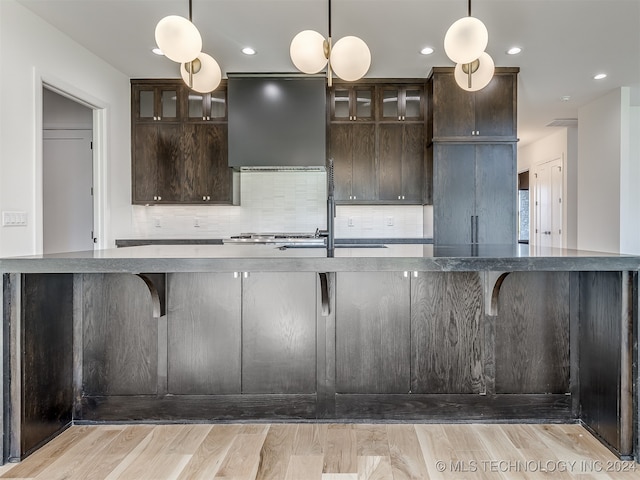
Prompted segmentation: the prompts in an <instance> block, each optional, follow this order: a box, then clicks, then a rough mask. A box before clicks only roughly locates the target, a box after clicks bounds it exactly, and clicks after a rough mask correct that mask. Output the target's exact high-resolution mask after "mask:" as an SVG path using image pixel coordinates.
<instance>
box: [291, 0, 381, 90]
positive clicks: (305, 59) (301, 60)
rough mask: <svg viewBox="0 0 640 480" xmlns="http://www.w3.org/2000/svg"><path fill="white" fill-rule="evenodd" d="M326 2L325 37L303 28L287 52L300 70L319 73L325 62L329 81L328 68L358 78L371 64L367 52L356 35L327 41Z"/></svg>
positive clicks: (369, 53) (339, 73)
mask: <svg viewBox="0 0 640 480" xmlns="http://www.w3.org/2000/svg"><path fill="white" fill-rule="evenodd" d="M328 6H329V29H328V33H329V36H328V37H327V38H326V39H325V38H324V37H323V36H322V34H320V33H318V32H316V31H315V30H304V31H302V32H300V33H298V34H297V35H296V36H295V37H293V40H292V41H291V46H290V47H289V55H290V56H291V61H292V62H293V64H294V65H295V66H296V68H297V69H298V70H300V71H301V72H303V73H308V74H314V73H319V72H320V71H322V70H323V69H324V67H325V66H327V80H328V84H329V86H331V85H332V72H333V73H335V74H336V75H337V76H338V77H340V78H341V79H343V80H347V81H350V82H351V81H355V80H358V79H360V78H362V77H364V75H365V74H366V73H367V71H368V70H369V67H370V66H371V52H370V51H369V47H368V46H367V44H366V43H365V42H364V41H363V40H362V39H361V38H358V37H354V36H347V37H343V38H341V39H340V40H338V41H337V42H336V43H335V45H332V44H331V0H329V1H328Z"/></svg>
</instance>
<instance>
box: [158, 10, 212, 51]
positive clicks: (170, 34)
mask: <svg viewBox="0 0 640 480" xmlns="http://www.w3.org/2000/svg"><path fill="white" fill-rule="evenodd" d="M155 36H156V43H157V44H158V48H160V50H162V53H164V55H165V56H166V57H167V58H168V59H169V60H173V61H174V62H178V63H183V62H190V61H191V60H193V59H194V58H196V57H197V56H198V54H199V53H200V51H201V50H202V37H201V36H200V32H199V31H198V29H197V28H196V26H195V25H194V24H193V23H191V22H190V21H189V20H187V19H186V18H184V17H180V16H178V15H169V16H168V17H164V18H163V19H162V20H160V21H159V22H158V25H156V32H155Z"/></svg>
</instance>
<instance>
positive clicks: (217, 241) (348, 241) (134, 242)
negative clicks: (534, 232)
mask: <svg viewBox="0 0 640 480" xmlns="http://www.w3.org/2000/svg"><path fill="white" fill-rule="evenodd" d="M335 241H336V243H337V244H341V245H354V244H356V245H367V244H372V243H373V244H380V243H384V244H412V243H417V244H425V243H433V238H421V237H411V238H336V240H335ZM222 242H223V239H222V238H122V239H118V240H116V247H139V246H142V245H222Z"/></svg>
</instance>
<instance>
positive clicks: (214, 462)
mask: <svg viewBox="0 0 640 480" xmlns="http://www.w3.org/2000/svg"><path fill="white" fill-rule="evenodd" d="M240 429H241V426H240V425H214V426H213V427H212V428H211V430H210V431H209V433H208V434H207V436H206V438H205V439H204V440H203V441H202V443H201V444H200V446H199V447H198V449H197V450H196V451H195V452H194V454H193V455H192V457H191V460H190V461H189V463H188V464H187V465H186V466H185V468H184V470H183V471H182V472H181V473H180V476H179V477H178V480H210V479H212V478H213V477H214V476H215V475H216V473H218V470H219V468H220V466H221V465H222V461H223V460H224V459H225V457H226V455H227V453H228V452H229V448H231V444H232V443H233V440H234V439H235V438H236V435H238V433H239V432H240Z"/></svg>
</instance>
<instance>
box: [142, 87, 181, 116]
mask: <svg viewBox="0 0 640 480" xmlns="http://www.w3.org/2000/svg"><path fill="white" fill-rule="evenodd" d="M132 102H133V105H132V107H133V110H134V112H135V118H136V120H138V121H150V122H160V121H167V122H172V121H176V120H178V118H179V117H180V107H181V102H180V88H179V87H178V86H176V85H167V86H152V85H146V84H144V83H140V84H134V86H133V99H132Z"/></svg>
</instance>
